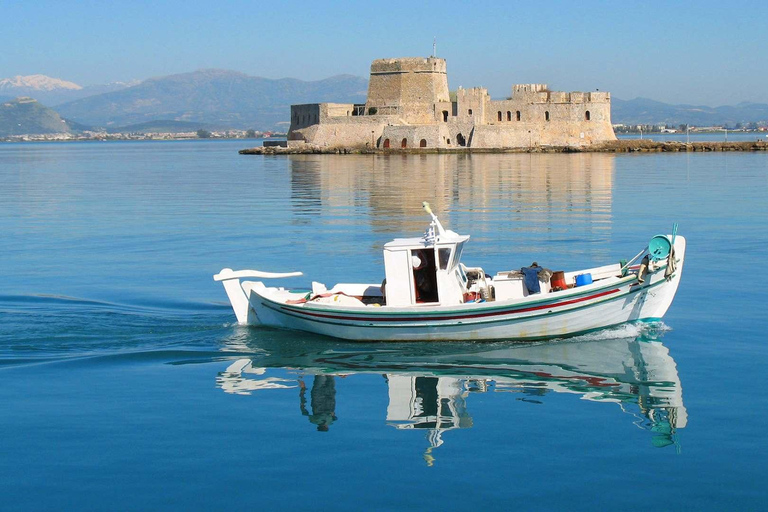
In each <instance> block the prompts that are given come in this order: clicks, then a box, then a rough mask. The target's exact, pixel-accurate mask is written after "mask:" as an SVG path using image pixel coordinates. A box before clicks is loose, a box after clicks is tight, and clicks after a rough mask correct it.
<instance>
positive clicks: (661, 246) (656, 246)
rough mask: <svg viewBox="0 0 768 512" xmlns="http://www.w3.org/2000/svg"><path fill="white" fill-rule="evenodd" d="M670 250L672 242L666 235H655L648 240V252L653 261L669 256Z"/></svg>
mask: <svg viewBox="0 0 768 512" xmlns="http://www.w3.org/2000/svg"><path fill="white" fill-rule="evenodd" d="M671 250H672V243H671V242H670V241H669V238H667V235H656V236H655V237H653V238H651V241H650V242H648V252H649V253H650V255H651V258H652V259H653V260H654V261H658V260H663V259H664V258H666V257H667V256H669V251H671Z"/></svg>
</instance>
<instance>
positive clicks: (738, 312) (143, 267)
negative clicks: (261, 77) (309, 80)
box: [0, 141, 768, 511]
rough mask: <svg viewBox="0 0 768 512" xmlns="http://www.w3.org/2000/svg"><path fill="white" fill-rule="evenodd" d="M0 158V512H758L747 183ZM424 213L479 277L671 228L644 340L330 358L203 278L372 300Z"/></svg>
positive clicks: (757, 233)
mask: <svg viewBox="0 0 768 512" xmlns="http://www.w3.org/2000/svg"><path fill="white" fill-rule="evenodd" d="M242 147H243V141H184V142H94V143H61V144H59V143H39V144H2V145H0V270H1V271H2V274H1V275H2V277H0V406H1V412H0V509H2V510H4V511H5V510H78V511H90V510H94V511H103V510H223V509H227V508H254V509H258V510H302V509H305V510H361V509H364V510H423V509H438V510H518V509H519V510H589V511H594V510H643V511H647V510H649V509H660V510H697V511H701V510H765V507H766V494H767V493H766V487H765V482H766V479H767V478H768V443H766V441H765V433H766V426H767V425H766V424H767V423H768V422H767V421H766V420H768V399H767V398H766V385H767V384H768V379H767V378H766V370H765V369H766V366H767V365H768V344H766V338H767V335H766V333H767V332H768V315H766V310H767V309H768V308H767V307H766V306H767V305H768V284H767V282H766V281H767V279H766V270H765V266H764V262H765V261H766V259H768V154H765V153H707V154H701V153H699V154H631V155H629V154H628V155H613V154H574V155H528V154H523V155H424V156H418V155H391V156H371V155H357V156H355V155H346V156H333V155H302V156H292V157H285V156H282V157H271V156H266V157H259V156H240V155H238V154H237V150H238V149H241V148H242ZM423 200H428V201H429V202H430V203H431V204H432V207H433V209H434V210H435V212H436V213H437V214H438V215H439V216H440V218H441V220H442V221H443V224H445V225H446V227H447V228H449V229H453V230H455V231H458V232H459V233H463V234H464V233H466V234H470V235H471V236H472V239H471V241H470V243H469V245H468V247H467V248H466V249H465V253H464V261H465V262H466V263H467V264H471V265H481V266H483V267H484V268H485V269H486V270H487V271H489V272H490V273H495V272H496V271H498V270H509V269H513V268H519V267H521V266H524V265H528V264H530V263H531V262H532V261H534V260H536V261H537V262H539V263H540V264H542V265H544V266H547V267H549V268H553V269H560V268H562V269H565V270H569V269H575V268H579V267H582V268H583V267H586V266H591V265H593V264H598V263H606V264H607V263H613V262H618V261H619V259H621V258H629V257H632V256H634V255H635V253H637V252H638V251H639V250H640V249H642V247H643V246H644V245H645V244H646V243H647V241H648V240H649V239H650V238H651V237H652V236H653V235H655V234H659V233H667V232H669V231H670V229H671V226H672V223H673V222H678V223H679V225H680V230H679V233H680V234H682V235H684V236H686V237H687V239H688V253H687V261H686V266H685V272H684V274H683V277H682V284H681V287H680V290H679V293H678V296H677V298H676V300H675V302H674V303H673V305H672V308H671V309H670V311H669V313H668V314H667V316H666V317H665V318H664V321H663V323H662V324H656V325H650V326H646V327H638V326H625V327H622V328H619V329H614V330H610V331H603V332H598V333H595V334H593V335H589V336H584V337H580V338H576V339H569V340H560V341H554V342H552V343H545V344H533V345H531V344H519V343H514V342H494V343H474V344H473V343H445V344H423V343H411V344H391V345H388V344H354V343H346V342H339V341H334V340H331V339H326V338H322V337H318V336H313V335H308V334H301V333H295V332H284V331H278V330H269V329H257V328H244V327H239V326H237V325H236V324H235V323H234V315H233V313H232V311H231V309H230V307H229V304H228V302H227V299H226V295H225V294H224V291H223V289H222V288H221V285H220V284H218V283H215V282H214V281H213V280H212V275H213V274H215V273H217V272H218V271H219V270H221V269H222V268H223V267H231V268H235V269H243V268H252V269H259V270H268V271H276V272H280V271H295V270H301V271H303V272H304V273H305V275H306V279H304V278H299V279H296V280H294V281H293V282H291V283H286V284H293V285H295V286H309V283H310V281H311V280H316V281H320V282H324V283H325V284H327V285H329V286H330V285H333V284H334V283H336V282H356V281H361V282H378V281H380V280H381V279H382V278H383V258H382V254H381V250H382V246H383V244H384V243H385V242H387V241H389V240H390V239H392V238H394V237H397V236H417V235H419V234H421V233H422V232H423V230H424V229H425V228H426V226H427V222H428V219H427V217H426V216H425V215H424V213H423V212H422V210H421V202H422V201H423Z"/></svg>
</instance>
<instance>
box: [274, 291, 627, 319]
mask: <svg viewBox="0 0 768 512" xmlns="http://www.w3.org/2000/svg"><path fill="white" fill-rule="evenodd" d="M617 292H619V288H615V289H613V290H607V291H604V292H601V293H596V294H595V295H590V296H588V297H581V298H578V299H573V300H567V301H563V302H558V303H555V304H543V305H540V306H531V307H528V308H520V309H507V310H503V311H490V312H488V313H476V314H473V315H466V314H465V315H453V316H437V315H430V316H419V317H386V318H381V317H359V316H340V315H329V314H324V313H312V312H309V311H302V310H301V309H300V308H296V309H294V308H286V307H281V308H280V309H282V310H285V311H290V312H291V313H300V314H302V315H308V316H316V317H320V318H330V319H332V320H354V321H358V322H424V321H435V320H464V319H467V320H468V319H472V318H484V317H489V316H498V315H510V314H513V313H527V312H529V311H540V310H542V309H552V308H558V307H561V306H568V305H570V304H577V303H579V302H584V301H587V300H592V299H597V298H598V297H604V296H606V295H611V294H614V293H617Z"/></svg>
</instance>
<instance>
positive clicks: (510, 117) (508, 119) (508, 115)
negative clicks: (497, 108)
mask: <svg viewBox="0 0 768 512" xmlns="http://www.w3.org/2000/svg"><path fill="white" fill-rule="evenodd" d="M511 120H512V112H510V111H509V110H507V121H511Z"/></svg>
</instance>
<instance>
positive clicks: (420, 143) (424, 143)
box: [419, 139, 427, 148]
mask: <svg viewBox="0 0 768 512" xmlns="http://www.w3.org/2000/svg"><path fill="white" fill-rule="evenodd" d="M419 147H420V148H425V147H427V139H421V141H420V142H419Z"/></svg>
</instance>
